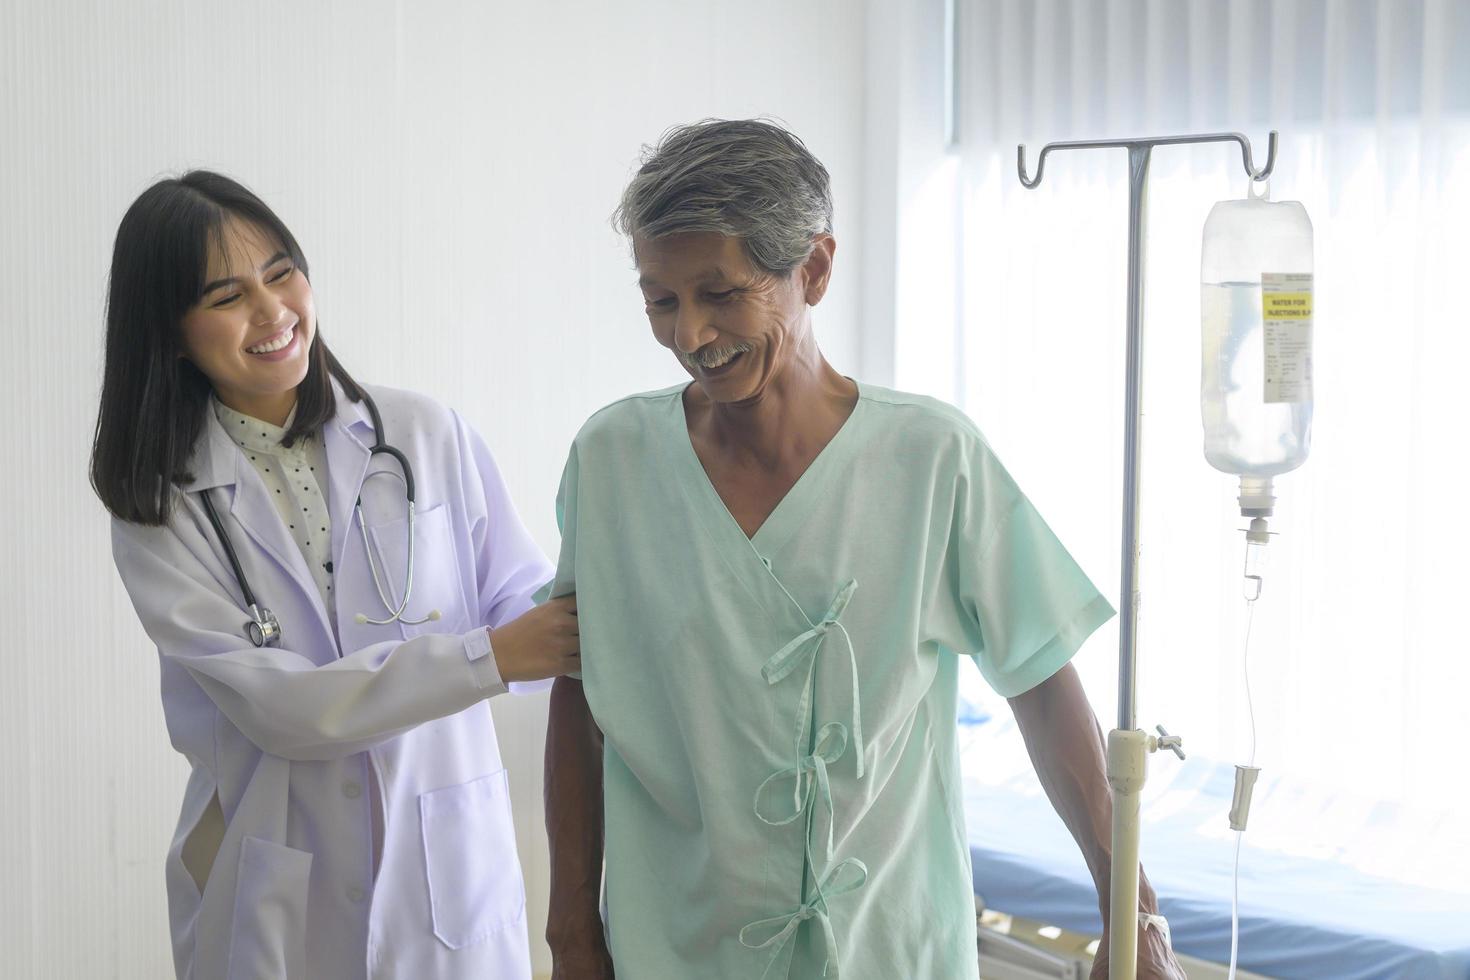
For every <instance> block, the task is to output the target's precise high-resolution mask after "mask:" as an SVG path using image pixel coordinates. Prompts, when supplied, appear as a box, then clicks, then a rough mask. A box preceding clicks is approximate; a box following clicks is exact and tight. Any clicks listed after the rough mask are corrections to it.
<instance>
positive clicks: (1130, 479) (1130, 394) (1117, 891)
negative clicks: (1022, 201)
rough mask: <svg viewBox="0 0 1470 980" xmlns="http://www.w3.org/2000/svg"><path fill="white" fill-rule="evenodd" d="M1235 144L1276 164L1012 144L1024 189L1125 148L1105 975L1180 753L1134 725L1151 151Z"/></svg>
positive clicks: (1135, 149)
mask: <svg viewBox="0 0 1470 980" xmlns="http://www.w3.org/2000/svg"><path fill="white" fill-rule="evenodd" d="M1231 142H1233V143H1238V144H1239V145H1240V152H1241V160H1242V162H1243V163H1244V164H1245V172H1246V174H1247V175H1248V176H1249V177H1250V178H1251V179H1252V180H1265V179H1266V178H1267V177H1270V176H1271V171H1272V169H1273V168H1274V167H1275V166H1276V131H1275V130H1274V129H1273V130H1272V131H1271V134H1270V136H1269V138H1268V139H1267V150H1266V165H1265V166H1264V167H1262V168H1261V169H1259V170H1257V169H1256V166H1255V160H1254V157H1253V156H1252V154H1251V145H1250V141H1249V140H1248V139H1246V137H1245V136H1244V135H1243V134H1241V133H1202V134H1198V135H1193V136H1159V137H1151V138H1145V139H1121V140H1097V141H1092V140H1075V141H1068V142H1061V143H1048V144H1046V146H1044V147H1042V149H1041V155H1040V156H1038V157H1037V158H1036V176H1035V177H1027V176H1026V145H1025V144H1024V143H1022V144H1021V145H1020V146H1018V147H1016V169H1017V171H1018V172H1019V173H1020V177H1021V183H1022V185H1024V186H1025V187H1026V188H1028V189H1031V188H1035V187H1036V186H1037V185H1038V184H1040V183H1041V174H1042V171H1043V170H1044V169H1045V168H1046V155H1047V154H1048V153H1051V152H1052V151H1053V150H1092V149H1102V148H1114V149H1116V148H1121V149H1125V150H1127V151H1128V378H1127V392H1126V394H1125V396H1124V400H1125V403H1126V408H1125V411H1126V415H1125V416H1124V437H1123V456H1124V461H1123V583H1122V589H1121V591H1122V601H1121V603H1120V604H1119V608H1120V609H1121V611H1122V612H1121V615H1120V617H1119V627H1118V727H1117V728H1116V729H1114V730H1113V731H1112V732H1109V733H1108V784H1109V785H1110V786H1111V787H1112V790H1113V853H1112V881H1111V884H1110V893H1109V896H1108V908H1109V910H1110V912H1109V923H1108V926H1109V929H1108V947H1109V952H1108V961H1109V962H1108V976H1109V977H1111V978H1112V980H1136V977H1137V973H1138V912H1139V909H1138V835H1139V825H1138V799H1139V794H1140V793H1141V792H1142V790H1143V783H1144V775H1145V768H1146V765H1145V762H1146V759H1147V756H1148V753H1149V752H1155V751H1158V750H1159V749H1169V750H1171V751H1172V752H1174V754H1175V755H1177V756H1179V758H1180V759H1183V758H1184V750H1183V748H1182V745H1183V740H1182V739H1181V738H1180V737H1179V736H1178V735H1170V734H1169V733H1168V732H1166V731H1165V730H1164V727H1163V726H1162V725H1158V726H1156V728H1157V731H1158V733H1159V734H1158V737H1155V736H1153V735H1148V734H1146V733H1145V732H1143V731H1141V730H1139V729H1138V727H1137V719H1136V711H1135V707H1134V703H1133V702H1134V690H1135V687H1136V684H1137V680H1138V670H1137V660H1136V654H1137V645H1138V520H1139V519H1138V498H1139V486H1138V485H1139V471H1140V459H1141V455H1142V452H1141V449H1140V447H1139V438H1140V435H1141V428H1142V420H1143V243H1144V242H1143V238H1144V218H1145V213H1146V206H1147V203H1148V166H1149V157H1150V155H1151V154H1152V152H1153V148H1154V147H1156V146H1174V145H1178V144H1181V143H1231Z"/></svg>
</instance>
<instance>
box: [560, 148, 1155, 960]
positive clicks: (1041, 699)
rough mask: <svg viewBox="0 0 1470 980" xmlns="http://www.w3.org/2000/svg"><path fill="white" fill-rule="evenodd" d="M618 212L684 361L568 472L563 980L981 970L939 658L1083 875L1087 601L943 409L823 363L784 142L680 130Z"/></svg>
mask: <svg viewBox="0 0 1470 980" xmlns="http://www.w3.org/2000/svg"><path fill="white" fill-rule="evenodd" d="M616 221H617V223H618V225H619V226H620V228H621V229H622V230H623V232H624V233H626V234H627V236H628V237H629V238H630V239H631V242H632V249H633V256H634V260H635V263H636V265H637V270H638V288H639V289H640V290H641V291H642V294H643V301H644V304H645V306H646V308H647V311H648V321H649V324H650V326H651V327H652V330H653V337H654V340H656V341H657V342H658V343H659V344H662V345H663V346H664V347H666V348H668V350H669V351H670V352H671V353H672V354H673V355H674V357H676V358H677V359H678V361H679V363H680V364H681V365H682V366H683V367H684V369H685V370H686V371H687V372H688V373H689V375H690V377H691V378H692V379H693V380H692V383H689V384H684V385H680V386H677V387H674V388H669V389H667V390H664V391H655V392H650V393H647V394H639V395H632V396H630V397H628V398H625V399H623V400H622V401H619V402H616V403H615V404H613V405H611V406H609V407H607V408H605V409H603V410H602V411H600V412H598V413H597V414H596V415H594V416H593V417H592V418H591V419H590V420H588V422H587V424H586V425H585V426H584V427H583V429H582V431H581V432H580V433H579V434H578V435H577V438H576V440H575V442H574V443H573V444H572V448H571V453H570V457H569V459H568V460H567V465H566V471H565V474H564V475H563V478H562V486H561V493H560V495H559V497H558V507H557V511H558V516H559V519H560V522H561V527H562V548H561V557H560V565H559V569H558V572H557V577H556V580H555V582H554V583H553V584H552V589H551V592H552V594H554V595H561V594H566V593H571V592H575V593H576V594H577V608H578V616H579V620H580V630H581V639H582V676H581V679H580V681H578V680H572V679H568V678H559V679H558V680H557V682H556V686H555V688H554V690H553V692H552V700H551V718H550V722H549V731H548V736H547V750H546V802H547V807H546V811H547V829H548V832H549V834H550V839H551V861H552V880H551V907H550V925H549V926H548V929H547V939H548V941H549V942H550V944H551V948H552V952H553V954H554V956H555V962H556V973H555V976H556V977H557V978H558V980H589V978H599V980H600V978H607V977H612V976H613V975H614V970H616V974H617V976H618V977H619V978H621V980H689V978H706V977H708V978H750V980H756V978H764V980H769V978H778V977H779V978H791V980H807V978H818V977H841V978H842V980H921V978H922V980H928V978H933V980H957V978H958V980H962V978H966V977H969V978H973V977H976V976H977V975H978V973H977V965H976V936H975V915H974V898H973V891H972V887H971V875H970V856H969V850H968V847H967V845H966V841H965V833H964V820H963V814H962V810H961V807H962V804H961V792H960V770H959V765H958V762H957V752H956V739H957V736H956V727H955V724H956V722H955V715H956V676H957V673H958V671H959V670H960V669H961V664H960V661H961V659H962V658H963V657H968V658H970V659H972V660H974V662H975V663H976V664H977V665H978V666H979V668H980V672H981V674H983V675H984V677H985V679H986V681H988V682H989V684H990V685H991V686H992V687H994V688H995V690H997V691H998V692H1000V693H1001V694H1002V695H1004V696H1006V697H1008V698H1010V703H1011V705H1012V708H1013V710H1014V711H1015V714H1016V718H1017V720H1018V722H1019V725H1020V728H1021V731H1022V733H1023V735H1024V736H1025V740H1026V744H1027V747H1028V749H1029V750H1030V754H1031V758H1032V760H1033V761H1034V763H1035V766H1036V770H1037V773H1038V774H1039V775H1040V777H1041V782H1042V785H1043V786H1044V787H1045V789H1046V792H1047V794H1048V796H1049V797H1050V799H1051V801H1052V803H1053V804H1054V805H1055V807H1056V809H1057V812H1058V813H1059V814H1060V815H1061V817H1062V819H1063V820H1064V821H1065V822H1066V824H1067V826H1068V828H1070V830H1071V832H1072V835H1073V836H1074V837H1075V838H1076V839H1077V842H1078V844H1079V845H1080V847H1081V849H1082V853H1083V855H1084V857H1085V859H1086V861H1087V864H1088V867H1089V868H1090V869H1091V871H1092V875H1093V878H1094V879H1095V881H1096V882H1097V885H1098V889H1099V893H1100V894H1101V895H1104V896H1105V895H1106V894H1107V891H1108V889H1107V883H1108V876H1109V846H1110V820H1111V801H1110V797H1109V793H1108V786H1107V782H1106V778H1105V773H1104V747H1103V741H1102V736H1101V732H1100V730H1099V728H1098V726H1097V722H1096V720H1095V719H1094V717H1093V714H1092V711H1091V709H1090V708H1089V706H1088V704H1087V700H1086V698H1085V696H1084V695H1083V693H1082V690H1081V687H1080V685H1079V683H1078V680H1077V675H1076V673H1075V671H1074V669H1073V668H1072V667H1071V666H1069V664H1068V661H1069V660H1070V659H1071V657H1072V655H1073V654H1074V653H1075V652H1076V650H1077V649H1078V647H1079V646H1080V645H1081V644H1082V642H1083V640H1084V639H1086V637H1087V636H1088V635H1089V634H1090V633H1091V632H1092V631H1093V630H1095V629H1096V628H1097V627H1098V626H1099V625H1100V624H1102V623H1103V622H1105V621H1106V620H1107V619H1108V617H1110V616H1111V615H1112V609H1111V607H1110V606H1109V605H1108V603H1107V601H1106V600H1105V599H1104V598H1103V597H1102V596H1101V595H1099V594H1098V591H1097V589H1096V588H1094V587H1093V585H1092V583H1091V582H1089V581H1088V579H1087V577H1086V576H1085V575H1084V574H1083V573H1082V571H1081V570H1080V569H1079V568H1078V567H1077V566H1076V564H1075V563H1074V562H1073V561H1072V559H1071V557H1070V556H1069V555H1068V554H1067V552H1066V550H1065V549H1064V548H1063V547H1062V545H1061V544H1060V543H1059V542H1058V541H1057V539H1056V538H1055V537H1054V536H1053V535H1052V533H1051V531H1050V530H1049V529H1048V528H1047V526H1046V524H1045V523H1044V522H1043V521H1042V519H1041V516H1040V515H1039V514H1038V513H1037V512H1036V510H1035V509H1034V508H1033V507H1032V506H1031V504H1030V502H1029V501H1028V500H1027V499H1026V497H1025V496H1024V495H1023V494H1022V493H1021V491H1020V490H1019V489H1018V488H1017V486H1016V484H1015V483H1014V481H1012V479H1011V477H1010V476H1009V475H1008V474H1007V473H1006V471H1005V469H1004V468H1003V467H1002V466H1001V464H1000V461H999V460H997V459H996V457H995V455H994V453H992V452H991V451H990V448H989V447H988V446H987V445H986V443H985V441H984V440H983V439H982V438H981V436H980V433H979V432H978V431H977V430H976V428H975V426H974V425H973V424H972V423H971V422H970V420H969V419H968V418H966V417H965V416H964V415H963V414H961V413H960V412H958V411H956V410H955V409H953V408H950V407H949V406H947V405H944V404H942V403H940V402H937V401H934V400H932V399H929V398H923V397H920V396H917V395H908V394H903V393H902V392H897V391H891V390H888V389H886V388H880V387H878V386H876V385H869V384H865V383H861V382H856V381H853V380H852V379H850V378H846V377H844V376H842V375H841V374H839V373H838V372H837V371H835V370H834V369H833V368H832V367H831V366H830V365H829V364H828V363H827V361H826V360H825V359H824V358H823V356H822V352H821V350H820V349H819V348H818V345H817V339H816V336H815V334H814V333H813V330H812V322H811V308H812V307H814V306H816V305H817V304H818V303H819V302H821V300H822V297H823V295H824V294H825V293H826V291H827V286H828V283H829V282H830V281H831V278H832V275H833V270H834V256H835V254H836V247H837V246H836V240H835V239H834V238H833V236H832V199H831V193H830V190H829V186H828V175H827V171H826V170H825V168H823V166H822V164H821V163H820V162H818V161H817V159H816V158H815V157H814V156H813V155H812V154H811V153H810V152H808V150H807V149H806V147H805V146H804V145H803V144H802V142H801V141H800V140H798V139H797V138H796V137H795V136H793V135H792V134H791V133H789V132H787V131H785V130H784V129H782V128H780V127H778V126H775V125H771V124H769V123H766V122H761V121H736V122H725V121H714V122H704V123H700V124H697V125H692V126H686V127H682V128H677V129H674V130H672V131H670V132H669V133H667V134H666V135H665V136H664V138H663V139H662V141H661V142H660V143H659V144H658V145H657V146H656V147H654V148H652V149H650V150H648V151H646V155H645V159H644V162H643V165H642V167H641V169H639V170H638V172H637V175H636V176H635V177H634V178H633V180H632V182H631V183H630V184H629V186H628V188H627V190H626V191H625V193H624V195H623V199H622V203H621V205H620V207H619V208H618V210H617V215H616ZM604 859H605V862H606V879H605V884H604V878H603V875H604ZM603 887H605V896H604V895H600V891H601V890H602V888H603ZM1142 892H1143V906H1144V909H1145V910H1146V911H1150V912H1153V911H1156V909H1155V907H1154V896H1153V892H1152V889H1151V888H1149V887H1148V885H1147V883H1146V882H1145V883H1144V885H1143V888H1142ZM602 898H605V915H606V919H605V921H604V918H603V907H602V903H601V901H600V899H602ZM1102 910H1103V913H1104V918H1106V916H1107V911H1108V909H1107V906H1106V903H1105V902H1104V904H1103V906H1102ZM1140 948H1141V957H1140V958H1141V960H1142V963H1141V969H1140V975H1141V976H1144V977H1174V976H1182V975H1183V974H1182V971H1180V970H1179V968H1178V966H1177V964H1176V963H1175V962H1174V960H1173V957H1172V954H1170V953H1169V951H1168V949H1167V946H1166V944H1165V942H1164V940H1163V939H1161V938H1160V937H1159V936H1158V934H1157V932H1156V930H1153V929H1150V930H1148V932H1147V934H1146V935H1144V936H1141V937H1140ZM1100 953H1101V955H1100V956H1099V958H1098V968H1097V969H1096V970H1094V975H1095V976H1105V975H1106V950H1105V949H1104V950H1102V951H1100Z"/></svg>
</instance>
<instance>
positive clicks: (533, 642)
mask: <svg viewBox="0 0 1470 980" xmlns="http://www.w3.org/2000/svg"><path fill="white" fill-rule="evenodd" d="M490 647H491V649H492V650H494V652H495V666H496V667H498V668H499V670H500V678H501V680H503V681H506V682H507V683H509V682H510V681H539V680H541V679H543V678H546V677H560V676H561V675H562V674H569V673H572V672H573V671H578V670H581V669H582V656H581V642H580V640H579V638H578V636H577V597H576V596H575V595H567V596H562V597H561V598H559V599H548V600H547V601H546V602H544V603H542V604H541V605H539V606H537V607H536V608H534V609H531V610H528V611H527V612H525V613H522V614H521V616H520V618H518V619H514V620H511V621H510V622H509V623H506V624H505V625H504V626H500V627H498V628H496V629H493V630H491V631H490Z"/></svg>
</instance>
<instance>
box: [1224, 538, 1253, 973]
mask: <svg viewBox="0 0 1470 980" xmlns="http://www.w3.org/2000/svg"><path fill="white" fill-rule="evenodd" d="M1246 547H1247V548H1249V547H1250V545H1249V544H1247V545H1246ZM1260 585H1261V582H1260V579H1259V578H1257V580H1256V593H1255V597H1254V598H1252V597H1250V596H1249V594H1247V598H1246V600H1245V609H1246V613H1245V649H1244V651H1243V652H1242V653H1241V658H1240V660H1241V673H1242V675H1243V676H1244V678H1245V707H1246V711H1247V712H1248V713H1249V715H1250V721H1251V753H1250V765H1252V766H1254V765H1255V764H1256V708H1255V704H1254V703H1253V702H1252V699H1251V660H1250V657H1251V626H1252V624H1253V623H1254V622H1255V618H1256V599H1258V598H1260V595H1261V593H1260ZM1243 837H1245V831H1243V830H1237V831H1236V832H1235V870H1234V871H1233V872H1232V874H1231V892H1230V972H1229V973H1228V974H1227V975H1226V980H1235V969H1236V963H1237V954H1238V953H1239V950H1240V843H1241V839H1242V838H1243Z"/></svg>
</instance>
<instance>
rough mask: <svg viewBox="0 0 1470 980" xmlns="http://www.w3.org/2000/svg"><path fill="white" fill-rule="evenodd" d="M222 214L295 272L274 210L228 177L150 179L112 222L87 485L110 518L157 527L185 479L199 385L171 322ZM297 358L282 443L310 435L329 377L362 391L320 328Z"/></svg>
mask: <svg viewBox="0 0 1470 980" xmlns="http://www.w3.org/2000/svg"><path fill="white" fill-rule="evenodd" d="M231 216H233V217H235V218H238V219H240V220H242V221H245V222H247V223H249V224H251V225H254V226H255V227H256V228H258V229H260V230H261V231H262V232H264V233H265V234H267V235H269V236H271V237H272V238H274V239H275V240H276V241H277V242H278V243H279V244H280V247H281V250H282V251H284V252H285V253H286V254H287V255H289V256H290V257H291V260H292V261H293V262H295V263H296V267H297V268H298V269H300V270H301V274H302V275H303V276H307V266H306V256H304V255H302V254H301V246H300V245H298V244H297V243H296V238H295V236H294V235H292V234H291V232H290V229H288V228H287V227H286V225H285V224H284V223H283V222H282V221H281V219H280V218H278V217H276V214H275V212H273V211H272V210H271V209H270V208H269V207H267V206H266V204H265V202H264V201H262V200H261V199H260V198H258V197H256V196H255V195H254V194H252V193H251V192H250V191H249V190H247V189H246V188H245V187H243V186H241V185H240V184H239V183H236V182H235V181H233V180H231V179H230V178H228V177H224V176H221V175H220V174H216V173H211V172H210V171H207V170H194V171H191V172H189V173H186V174H184V175H183V176H182V177H179V178H177V179H169V180H162V181H159V182H158V183H156V184H154V185H153V186H152V187H150V188H148V189H147V190H146V191H144V192H143V193H142V194H141V195H139V197H138V199H137V200H136V201H134V202H133V204H132V206H131V207H130V208H128V210H127V213H126V214H124V215H123V219H122V223H121V224H120V225H119V226H118V229H117V240H116V241H115V242H114V244H113V249H112V272H111V275H110V277H109V280H108V289H107V344H106V361H105V364H104V367H103V372H102V399H101V406H100V408H99V409H98V412H97V429H96V433H95V435H94V437H93V441H92V486H93V488H94V489H95V490H96V491H97V496H98V497H100V498H101V499H102V503H103V504H104V505H105V506H106V507H107V509H108V510H109V511H111V512H112V514H113V515H114V516H116V517H118V518H120V519H122V520H125V521H130V522H132V523H135V524H162V523H164V522H165V521H166V520H168V516H169V509H170V503H171V501H172V498H173V487H172V485H173V484H175V483H185V482H188V481H189V480H191V479H192V478H193V477H192V475H191V474H189V473H188V472H187V467H188V464H189V458H190V456H191V455H192V454H193V451H194V444H195V442H196V441H197V440H198V439H199V435H200V433H201V432H202V431H203V429H204V425H205V421H206V417H205V412H206V411H207V410H208V404H209V394H210V383H209V379H208V378H206V377H205V376H204V374H203V372H201V371H200V370H199V369H198V368H197V367H195V366H194V364H193V363H192V362H190V361H189V360H187V359H186V358H184V357H181V356H180V355H181V354H182V353H183V341H182V336H181V327H180V324H181V321H182V320H183V317H184V314H185V313H187V312H188V311H189V310H190V309H191V308H192V307H193V306H194V305H195V304H196V303H198V302H199V299H200V297H201V295H202V293H203V289H204V281H205V276H206V274H207V272H208V268H209V257H210V254H211V253H212V252H215V251H217V250H222V249H223V247H224V233H225V232H224V228H225V222H226V220H227V219H228V218H229V217H231ZM309 278H310V277H309V276H308V279H309ZM307 356H308V361H307V369H306V377H305V378H304V379H303V380H302V382H301V384H300V385H299V386H298V387H297V389H296V417H295V419H294V420H293V422H292V425H291V429H290V431H289V432H288V433H287V435H286V442H287V444H288V445H289V444H290V442H292V441H294V440H296V439H300V438H303V437H305V436H309V435H312V434H314V433H317V432H319V431H320V429H321V426H322V423H324V422H326V421H327V420H328V419H330V418H331V417H332V415H333V413H334V412H336V410H337V400H336V396H335V394H334V393H333V391H332V378H333V377H335V378H336V379H337V380H338V381H339V382H340V383H341V385H342V388H343V390H344V391H346V392H347V394H348V397H349V398H351V399H352V400H353V401H359V400H361V398H362V389H361V388H359V387H358V385H357V382H355V381H353V380H352V378H351V377H350V376H349V375H348V374H347V371H346V370H345V369H344V368H343V367H342V365H341V364H340V363H338V361H337V359H336V358H335V357H333V356H332V352H331V351H330V350H328V349H327V345H326V343H324V342H323V340H322V335H321V331H320V329H318V330H317V332H316V336H315V339H314V340H313V342H312V345H311V350H310V351H309V352H308V355H307Z"/></svg>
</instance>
